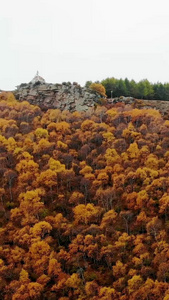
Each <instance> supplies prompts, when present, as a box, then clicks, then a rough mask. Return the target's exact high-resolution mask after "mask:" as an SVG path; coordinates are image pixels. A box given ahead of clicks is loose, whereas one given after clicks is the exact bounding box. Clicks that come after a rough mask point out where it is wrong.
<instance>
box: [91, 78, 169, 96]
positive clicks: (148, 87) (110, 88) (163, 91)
mask: <svg viewBox="0 0 169 300" xmlns="http://www.w3.org/2000/svg"><path fill="white" fill-rule="evenodd" d="M91 83H92V82H91V81H87V82H86V86H87V87H89V86H90V84H91ZM97 83H101V84H102V85H103V86H104V88H105V90H106V95H107V97H108V98H111V97H113V98H115V97H120V96H126V97H127V96H128V97H134V98H138V99H148V100H165V101H167V100H169V83H164V84H163V83H161V82H157V83H151V82H149V81H148V80H147V79H143V80H140V81H139V82H136V81H135V80H129V79H128V78H125V79H124V80H123V79H116V78H114V77H111V78H106V79H104V80H102V81H100V82H99V81H97Z"/></svg>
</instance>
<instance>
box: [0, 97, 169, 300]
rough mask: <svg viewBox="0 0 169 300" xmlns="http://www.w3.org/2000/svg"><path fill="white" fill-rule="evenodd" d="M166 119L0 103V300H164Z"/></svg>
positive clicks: (168, 292)
mask: <svg viewBox="0 0 169 300" xmlns="http://www.w3.org/2000/svg"><path fill="white" fill-rule="evenodd" d="M168 119H169V116H168ZM168 119H167V117H166V115H165V119H164V117H163V116H162V115H161V114H160V112H159V111H158V110H155V109H151V108H150V109H145V108H135V107H134V104H125V103H116V104H111V105H110V104H109V105H106V104H105V105H104V106H99V105H98V106H96V107H94V108H93V110H89V111H87V112H86V113H85V112H73V113H70V112H68V111H62V112H61V111H59V110H58V109H55V110H54V109H49V110H47V111H42V110H41V109H40V108H39V107H38V106H33V105H31V104H29V103H28V102H26V101H23V102H19V101H17V100H16V99H15V98H14V96H13V94H12V93H5V92H4V93H1V94H0V225H1V226H0V299H4V300H32V299H34V300H41V299H42V300H55V299H56V300H57V299H58V300H69V299H70V300H76V299H77V300H162V299H163V300H169V120H168Z"/></svg>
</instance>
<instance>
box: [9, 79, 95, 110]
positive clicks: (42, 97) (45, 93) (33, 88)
mask: <svg viewBox="0 0 169 300" xmlns="http://www.w3.org/2000/svg"><path fill="white" fill-rule="evenodd" d="M14 95H15V97H16V99H18V100H19V101H24V100H26V101H28V102H29V103H31V104H34V105H39V106H40V107H41V109H44V110H47V109H51V108H52V109H53V108H57V109H60V110H61V111H63V110H69V111H71V112H73V111H86V110H88V108H89V107H93V106H95V104H96V103H98V102H99V100H100V99H101V96H100V95H99V94H98V93H96V92H94V91H92V90H90V89H88V88H82V87H81V86H80V85H79V84H77V83H73V84H71V83H69V82H68V83H66V82H64V83H62V84H49V83H45V82H44V83H42V82H36V83H35V84H32V82H30V83H28V84H25V83H24V84H21V85H20V86H18V87H17V90H15V91H14Z"/></svg>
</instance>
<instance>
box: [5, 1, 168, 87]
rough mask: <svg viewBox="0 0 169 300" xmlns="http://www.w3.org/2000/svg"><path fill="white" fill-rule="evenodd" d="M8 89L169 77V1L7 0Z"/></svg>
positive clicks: (6, 77) (6, 82)
mask: <svg viewBox="0 0 169 300" xmlns="http://www.w3.org/2000/svg"><path fill="white" fill-rule="evenodd" d="M0 3H1V6H0V89H4V90H11V89H14V88H15V86H16V85H18V84H20V83H22V82H29V81H30V80H31V79H32V78H33V77H34V75H35V73H36V71H37V70H38V71H39V73H40V75H41V76H42V77H44V78H45V80H46V81H47V82H53V83H56V82H58V83H60V82H63V81H71V82H73V81H76V82H78V83H80V84H81V85H84V84H85V82H86V81H87V80H92V81H96V80H102V79H105V78H107V77H115V78H123V79H124V78H125V77H127V78H128V79H134V80H136V81H139V80H141V79H145V78H147V79H148V80H149V81H151V82H157V81H160V82H163V83H164V82H169V2H168V1H167V0H161V1H156V0H141V1H136V0H116V1H114V0H104V1H103V0H28V1H25V0H14V1H13V0H0Z"/></svg>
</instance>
